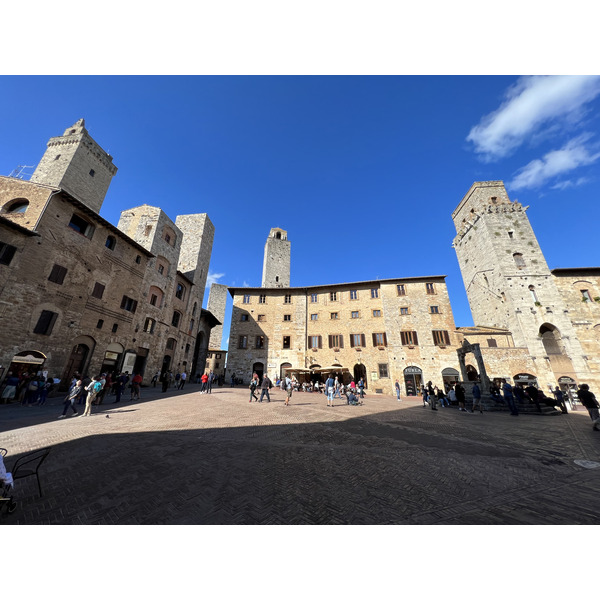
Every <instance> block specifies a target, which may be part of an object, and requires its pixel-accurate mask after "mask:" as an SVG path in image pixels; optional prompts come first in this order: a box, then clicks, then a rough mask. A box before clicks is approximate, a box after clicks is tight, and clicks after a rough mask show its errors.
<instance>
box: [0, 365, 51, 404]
mask: <svg viewBox="0 0 600 600" xmlns="http://www.w3.org/2000/svg"><path fill="white" fill-rule="evenodd" d="M59 383H60V378H59V377H50V376H49V375H48V371H36V372H28V371H21V372H14V371H9V372H8V373H7V375H6V379H5V380H4V389H3V390H2V394H1V396H0V403H2V404H11V403H12V402H18V403H20V404H22V405H23V406H43V405H44V404H45V403H46V399H47V398H48V394H51V393H52V392H53V391H54V390H55V389H56V388H57V387H58V384H59Z"/></svg>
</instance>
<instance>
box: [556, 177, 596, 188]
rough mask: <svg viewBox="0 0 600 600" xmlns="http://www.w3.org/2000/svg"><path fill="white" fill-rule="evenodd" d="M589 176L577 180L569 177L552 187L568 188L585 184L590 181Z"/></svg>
mask: <svg viewBox="0 0 600 600" xmlns="http://www.w3.org/2000/svg"><path fill="white" fill-rule="evenodd" d="M589 181H590V180H589V178H587V177H579V178H578V179H576V180H575V181H573V180H572V179H567V180H565V181H559V182H557V183H555V184H554V185H553V186H552V187H551V189H553V190H566V189H568V188H573V187H579V186H580V185H584V184H585V183H589Z"/></svg>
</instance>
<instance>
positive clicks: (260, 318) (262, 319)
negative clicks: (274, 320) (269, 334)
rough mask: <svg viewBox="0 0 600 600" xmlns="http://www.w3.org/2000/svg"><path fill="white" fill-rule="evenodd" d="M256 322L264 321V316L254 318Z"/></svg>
mask: <svg viewBox="0 0 600 600" xmlns="http://www.w3.org/2000/svg"><path fill="white" fill-rule="evenodd" d="M256 320H257V321H266V318H265V315H258V317H257V318H256Z"/></svg>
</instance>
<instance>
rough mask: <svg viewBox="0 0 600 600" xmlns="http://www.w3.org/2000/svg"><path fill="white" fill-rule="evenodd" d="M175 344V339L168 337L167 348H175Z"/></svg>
mask: <svg viewBox="0 0 600 600" xmlns="http://www.w3.org/2000/svg"><path fill="white" fill-rule="evenodd" d="M175 344H177V340H176V339H175V338H169V339H168V340H167V350H175Z"/></svg>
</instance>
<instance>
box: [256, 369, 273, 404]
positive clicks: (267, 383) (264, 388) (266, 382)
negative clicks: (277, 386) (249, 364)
mask: <svg viewBox="0 0 600 600" xmlns="http://www.w3.org/2000/svg"><path fill="white" fill-rule="evenodd" d="M272 387H273V384H272V383H271V380H270V379H269V376H268V375H267V374H266V373H265V376H264V377H263V380H262V383H261V385H260V400H259V402H262V401H263V396H264V395H265V394H266V396H267V402H271V398H270V397H269V390H270V389H271V388H272Z"/></svg>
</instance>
